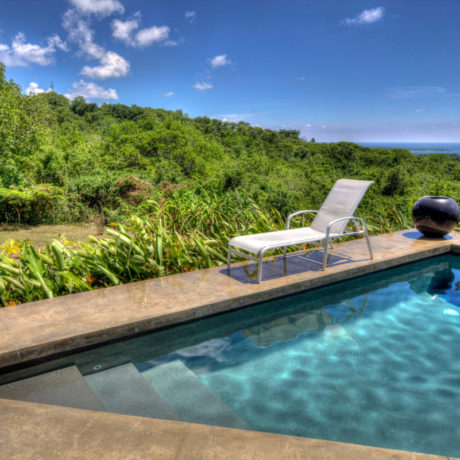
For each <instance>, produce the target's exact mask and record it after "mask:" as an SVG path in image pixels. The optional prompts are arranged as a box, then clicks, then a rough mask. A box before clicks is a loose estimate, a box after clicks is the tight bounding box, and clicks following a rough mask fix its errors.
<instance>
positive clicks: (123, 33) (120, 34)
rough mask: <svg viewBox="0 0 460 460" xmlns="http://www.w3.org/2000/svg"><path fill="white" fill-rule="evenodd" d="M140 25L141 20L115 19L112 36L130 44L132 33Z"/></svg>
mask: <svg viewBox="0 0 460 460" xmlns="http://www.w3.org/2000/svg"><path fill="white" fill-rule="evenodd" d="M138 27H139V22H138V21H137V20H136V19H131V20H129V21H120V20H119V19H114V20H113V21H112V37H113V38H116V39H117V40H120V41H122V42H124V43H127V44H130V43H131V40H132V33H133V32H134V31H135V30H136V29H137V28H138Z"/></svg>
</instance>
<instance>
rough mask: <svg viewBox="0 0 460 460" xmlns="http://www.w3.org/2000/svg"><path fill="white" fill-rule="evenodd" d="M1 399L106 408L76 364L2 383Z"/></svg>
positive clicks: (91, 408)
mask: <svg viewBox="0 0 460 460" xmlns="http://www.w3.org/2000/svg"><path fill="white" fill-rule="evenodd" d="M0 398H6V399H15V400H19V401H29V402H37V403H42V404H54V405H57V406H65V407H74V408H77V409H90V410H104V407H103V405H102V403H101V402H100V401H99V400H98V399H97V396H96V395H95V394H94V393H93V391H92V390H91V388H90V387H89V385H88V384H87V383H86V380H85V379H84V378H83V376H82V375H81V374H80V372H79V370H78V369H77V367H76V366H69V367H64V368H62V369H58V370H56V371H51V372H46V373H45V374H41V375H37V376H35V377H29V378H27V379H22V380H18V381H16V382H12V383H8V384H6V385H1V386H0Z"/></svg>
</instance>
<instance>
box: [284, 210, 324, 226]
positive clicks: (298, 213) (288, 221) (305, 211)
mask: <svg viewBox="0 0 460 460" xmlns="http://www.w3.org/2000/svg"><path fill="white" fill-rule="evenodd" d="M307 212H313V213H317V212H319V211H317V210H316V209H304V210H303V211H297V212H293V213H292V214H289V216H287V219H286V230H289V226H290V225H291V219H292V218H293V217H295V216H299V215H300V214H306V213H307Z"/></svg>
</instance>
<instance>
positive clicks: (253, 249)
mask: <svg viewBox="0 0 460 460" xmlns="http://www.w3.org/2000/svg"><path fill="white" fill-rule="evenodd" d="M373 183H374V182H373V181H363V180H352V179H339V180H338V181H337V182H336V183H335V184H334V186H333V187H332V189H331V191H330V192H329V195H328V196H327V197H326V200H325V201H324V203H323V205H322V206H321V208H320V209H319V211H316V210H303V211H297V212H294V213H293V214H290V215H289V216H288V218H287V220H286V229H285V230H281V231H276V232H266V233H256V234H253V235H243V236H237V237H235V238H232V239H231V240H230V241H229V243H228V256H227V270H228V273H229V274H230V265H231V257H232V254H235V255H238V256H241V257H244V258H246V259H249V260H254V261H255V262H257V263H258V278H257V280H258V282H259V283H260V282H261V281H262V262H263V258H264V255H265V253H266V252H267V251H270V250H273V249H280V248H284V257H286V253H287V248H288V247H290V246H304V245H305V244H307V243H312V242H317V241H320V242H322V244H323V249H324V251H323V264H322V269H323V270H325V269H326V265H327V258H328V247H329V244H330V243H331V240H332V239H335V238H340V237H343V236H350V235H364V237H365V238H366V241H367V247H368V250H369V255H370V258H371V259H373V254H372V248H371V243H370V241H369V235H368V233H367V227H366V222H365V221H364V219H362V218H360V217H355V216H353V214H354V212H355V210H356V208H357V207H358V205H359V203H360V202H361V199H362V198H363V196H364V195H365V193H366V191H367V189H368V188H369V186H370V185H372V184H373ZM306 213H316V216H315V218H314V219H313V221H312V223H311V225H310V226H309V227H301V228H295V229H291V228H290V224H291V219H292V218H293V217H296V216H299V215H302V214H306ZM350 222H351V223H353V224H354V229H353V230H352V231H346V229H347V227H348V225H349V223H350ZM331 244H332V243H331ZM234 248H238V249H234ZM241 251H245V252H241ZM303 252H306V251H303ZM248 253H249V254H248ZM251 254H254V255H251Z"/></svg>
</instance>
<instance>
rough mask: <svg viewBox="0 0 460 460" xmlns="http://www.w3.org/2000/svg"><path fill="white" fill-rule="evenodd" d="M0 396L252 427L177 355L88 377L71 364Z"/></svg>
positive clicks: (9, 388)
mask: <svg viewBox="0 0 460 460" xmlns="http://www.w3.org/2000/svg"><path fill="white" fill-rule="evenodd" d="M0 398H6V399H15V400H19V401H29V402H37V403H42V404H53V405H57V406H65V407H73V408H77V409H89V410H96V411H104V412H113V413H117V414H125V415H135V416H139V417H152V418H160V419H167V420H182V421H186V422H191V423H202V424H207V425H216V426H225V427H230V428H240V429H250V428H251V427H250V426H249V425H248V424H247V423H246V422H245V421H244V420H243V419H241V418H240V417H239V416H238V415H237V414H236V413H235V412H234V411H233V410H232V409H231V408H230V407H228V406H227V405H226V404H225V403H224V402H223V401H222V400H221V399H220V398H219V397H218V396H217V395H216V394H215V393H213V392H212V391H211V390H210V389H209V388H208V387H207V386H206V385H204V384H203V383H202V382H201V381H200V379H199V378H198V376H197V375H196V374H195V373H193V372H192V371H191V370H190V369H189V368H188V367H187V366H185V365H184V364H183V363H182V362H181V361H179V360H176V361H172V362H169V363H165V364H161V365H159V366H156V367H153V368H151V369H148V370H147V371H144V372H142V373H140V372H139V371H138V370H137V368H136V367H135V366H134V364H132V363H127V364H123V365H120V366H116V367H113V368H110V369H106V370H103V371H99V372H96V373H93V374H89V375H86V376H82V375H81V373H80V371H79V370H78V368H77V367H76V366H69V367H65V368H62V369H58V370H55V371H51V372H46V373H44V374H40V375H37V376H34V377H29V378H26V379H22V380H18V381H16V382H12V383H8V384H6V385H1V386H0Z"/></svg>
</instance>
